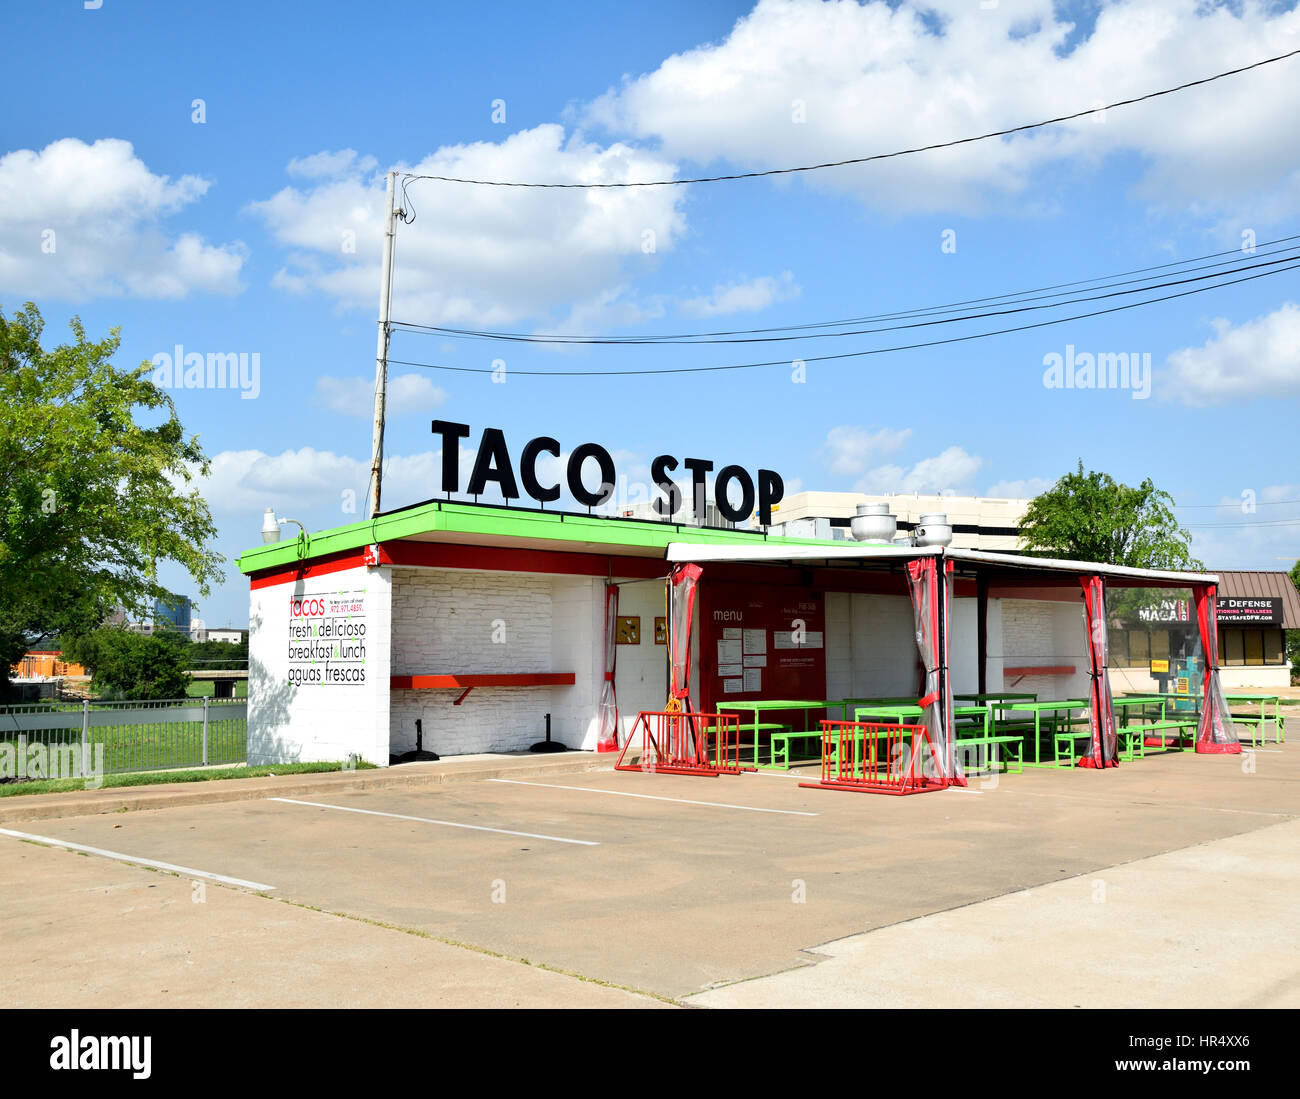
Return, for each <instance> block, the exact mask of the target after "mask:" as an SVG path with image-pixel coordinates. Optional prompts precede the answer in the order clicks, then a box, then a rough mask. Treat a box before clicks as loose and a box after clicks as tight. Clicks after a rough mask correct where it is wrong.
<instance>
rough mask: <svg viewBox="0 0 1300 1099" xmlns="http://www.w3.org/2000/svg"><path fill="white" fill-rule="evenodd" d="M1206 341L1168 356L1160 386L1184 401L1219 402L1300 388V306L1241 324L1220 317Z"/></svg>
mask: <svg viewBox="0 0 1300 1099" xmlns="http://www.w3.org/2000/svg"><path fill="white" fill-rule="evenodd" d="M1211 326H1212V327H1213V329H1214V335H1213V336H1211V337H1210V339H1208V340H1207V341H1206V342H1205V343H1204V344H1203V345H1202V346H1201V347H1185V348H1183V349H1182V350H1181V351H1175V352H1174V353H1173V354H1171V355H1170V356H1169V358H1168V359H1167V360H1166V364H1165V366H1166V369H1165V370H1164V372H1163V377H1161V378H1160V379H1159V388H1158V391H1159V392H1160V394H1161V395H1162V396H1165V397H1177V398H1178V399H1179V400H1181V401H1183V403H1184V404H1190V405H1215V404H1224V403H1226V402H1228V401H1232V400H1249V399H1251V398H1254V397H1272V398H1277V399H1280V398H1285V397H1290V396H1294V395H1296V394H1297V393H1300V306H1297V305H1296V304H1295V303H1294V302H1287V304H1285V305H1283V306H1282V307H1281V308H1280V309H1278V310H1276V311H1275V312H1272V313H1266V314H1265V315H1264V316H1261V317H1256V318H1255V319H1254V320H1251V321H1247V322H1245V323H1244V324H1239V325H1236V326H1235V327H1234V326H1233V325H1232V324H1231V323H1230V322H1228V321H1227V320H1225V319H1223V318H1222V317H1220V318H1219V319H1217V320H1215V321H1213V322H1212V325H1211Z"/></svg>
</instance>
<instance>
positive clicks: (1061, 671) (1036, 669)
mask: <svg viewBox="0 0 1300 1099" xmlns="http://www.w3.org/2000/svg"><path fill="white" fill-rule="evenodd" d="M1002 674H1003V675H1018V676H1020V677H1021V678H1022V679H1023V678H1024V677H1025V676H1027V675H1073V674H1074V665H1073V664H1050V665H1047V666H1046V667H1043V666H1039V665H1033V666H1030V667H1027V668H1003V669H1002Z"/></svg>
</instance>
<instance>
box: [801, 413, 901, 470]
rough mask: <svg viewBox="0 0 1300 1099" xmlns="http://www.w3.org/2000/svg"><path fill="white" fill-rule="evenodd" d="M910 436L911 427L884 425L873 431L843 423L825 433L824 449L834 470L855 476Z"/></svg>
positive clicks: (826, 459) (894, 449)
mask: <svg viewBox="0 0 1300 1099" xmlns="http://www.w3.org/2000/svg"><path fill="white" fill-rule="evenodd" d="M911 435H912V430H911V428H900V429H895V428H888V427H882V428H880V430H878V431H871V430H869V429H867V428H865V427H850V426H847V425H841V426H839V427H833V428H831V429H830V431H828V432H827V433H826V444H825V446H824V447H823V451H822V452H823V455H824V456H825V461H826V465H827V467H828V468H829V469H830V471H831V472H832V473H834V474H837V475H839V476H842V477H854V476H857V475H859V474H861V473H862V472H863V471H864V470H866V469H867V467H868V466H869V465H871V463H872V462H878V461H880V459H881V458H884V457H885V456H886V455H889V454H893V453H894V451H896V450H898V448H899V447H901V446H902V445H903V444H904V443H905V442H907V440H908V439H909V438H910V437H911Z"/></svg>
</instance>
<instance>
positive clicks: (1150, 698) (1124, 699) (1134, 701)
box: [1111, 695, 1169, 722]
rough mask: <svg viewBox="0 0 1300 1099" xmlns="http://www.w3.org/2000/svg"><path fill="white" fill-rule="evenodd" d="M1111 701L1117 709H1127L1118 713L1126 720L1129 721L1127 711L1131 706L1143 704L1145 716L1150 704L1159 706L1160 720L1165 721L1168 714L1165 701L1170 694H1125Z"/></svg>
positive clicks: (1143, 714)
mask: <svg viewBox="0 0 1300 1099" xmlns="http://www.w3.org/2000/svg"><path fill="white" fill-rule="evenodd" d="M1111 701H1112V704H1113V705H1114V707H1115V709H1116V710H1124V711H1125V712H1124V713H1122V714H1119V715H1117V716H1118V717H1119V718H1121V719H1123V720H1124V721H1125V722H1126V721H1127V718H1128V713H1127V711H1128V709H1129V707H1131V706H1141V707H1142V716H1143V717H1145V716H1146V711H1147V707H1148V706H1159V707H1160V720H1161V721H1164V720H1165V716H1166V715H1165V703H1166V702H1168V701H1169V696H1168V695H1123V696H1121V697H1120V698H1115V699H1112V700H1111Z"/></svg>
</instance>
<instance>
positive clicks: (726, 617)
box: [700, 577, 826, 710]
mask: <svg viewBox="0 0 1300 1099" xmlns="http://www.w3.org/2000/svg"><path fill="white" fill-rule="evenodd" d="M825 631H826V605H825V599H824V597H823V595H822V593H821V592H813V591H809V590H807V589H806V588H796V587H785V586H780V585H761V584H734V583H727V582H713V583H710V582H709V580H708V578H707V577H706V578H705V579H704V581H703V582H702V583H701V585H700V671H701V673H702V675H701V679H702V686H703V691H702V700H701V701H702V704H703V705H704V707H705V709H706V710H708V709H709V707H710V706H713V705H717V704H718V703H725V702H740V701H747V700H750V699H760V698H768V699H772V698H791V699H810V698H822V697H823V696H824V695H825V692H826V640H825V639H826V632H825Z"/></svg>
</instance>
